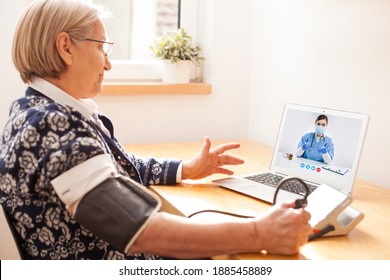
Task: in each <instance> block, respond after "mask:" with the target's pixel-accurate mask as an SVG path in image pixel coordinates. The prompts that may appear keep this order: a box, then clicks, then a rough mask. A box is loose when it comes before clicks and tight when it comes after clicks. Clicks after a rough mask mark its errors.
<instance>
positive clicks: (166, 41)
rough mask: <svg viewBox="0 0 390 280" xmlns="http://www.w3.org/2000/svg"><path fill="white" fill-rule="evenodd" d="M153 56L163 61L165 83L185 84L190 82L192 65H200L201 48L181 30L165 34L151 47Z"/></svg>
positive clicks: (201, 58)
mask: <svg viewBox="0 0 390 280" xmlns="http://www.w3.org/2000/svg"><path fill="white" fill-rule="evenodd" d="M150 49H151V50H152V52H153V55H154V56H156V57H158V58H159V59H161V60H163V73H162V74H163V75H162V80H163V82H164V83H169V84H185V83H188V82H189V81H190V64H191V63H193V64H195V65H196V66H199V65H200V62H201V61H202V60H203V57H202V56H201V51H202V49H201V47H200V46H199V45H198V44H194V43H192V37H191V36H190V35H188V33H187V32H186V31H185V30H184V29H183V28H180V29H178V30H177V31H176V33H174V34H163V35H162V36H160V37H159V38H158V39H157V40H155V42H154V45H153V46H150Z"/></svg>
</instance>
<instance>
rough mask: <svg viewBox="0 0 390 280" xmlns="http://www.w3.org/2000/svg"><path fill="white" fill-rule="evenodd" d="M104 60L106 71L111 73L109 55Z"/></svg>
mask: <svg viewBox="0 0 390 280" xmlns="http://www.w3.org/2000/svg"><path fill="white" fill-rule="evenodd" d="M104 59H105V64H104V70H106V71H110V70H111V61H110V59H109V58H108V56H107V55H106V56H105V57H104Z"/></svg>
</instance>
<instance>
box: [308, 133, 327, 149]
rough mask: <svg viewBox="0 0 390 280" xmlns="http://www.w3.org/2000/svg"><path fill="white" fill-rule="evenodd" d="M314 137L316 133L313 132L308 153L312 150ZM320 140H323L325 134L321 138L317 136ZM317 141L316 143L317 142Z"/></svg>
mask: <svg viewBox="0 0 390 280" xmlns="http://www.w3.org/2000/svg"><path fill="white" fill-rule="evenodd" d="M315 137H316V133H315V132H314V133H313V136H312V137H311V142H310V147H309V151H312V150H313V141H314V138H315ZM319 138H320V140H319V141H321V140H322V139H324V140H325V134H322V135H321V136H319ZM319 141H318V142H319Z"/></svg>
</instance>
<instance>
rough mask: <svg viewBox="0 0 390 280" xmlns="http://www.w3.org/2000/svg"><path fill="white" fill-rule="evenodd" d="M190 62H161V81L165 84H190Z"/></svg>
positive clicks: (166, 60)
mask: <svg viewBox="0 0 390 280" xmlns="http://www.w3.org/2000/svg"><path fill="white" fill-rule="evenodd" d="M190 63H191V61H190V60H180V61H178V62H176V63H172V62H171V61H170V60H168V59H165V60H163V71H162V81H163V83H166V84H188V83H189V82H190Z"/></svg>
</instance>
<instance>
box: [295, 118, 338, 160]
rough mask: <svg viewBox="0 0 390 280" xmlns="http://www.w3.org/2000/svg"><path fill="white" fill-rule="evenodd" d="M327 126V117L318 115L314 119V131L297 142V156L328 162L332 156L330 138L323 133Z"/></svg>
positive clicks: (332, 148)
mask: <svg viewBox="0 0 390 280" xmlns="http://www.w3.org/2000/svg"><path fill="white" fill-rule="evenodd" d="M327 126H328V117H327V116H325V115H319V116H318V117H317V119H316V121H315V132H309V133H306V134H304V135H303V136H302V138H301V140H300V141H299V144H298V150H297V157H301V158H307V159H311V160H315V161H319V162H324V163H326V164H329V163H331V162H332V160H333V157H334V144H333V141H332V138H330V137H329V136H327V135H325V130H326V128H327Z"/></svg>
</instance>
